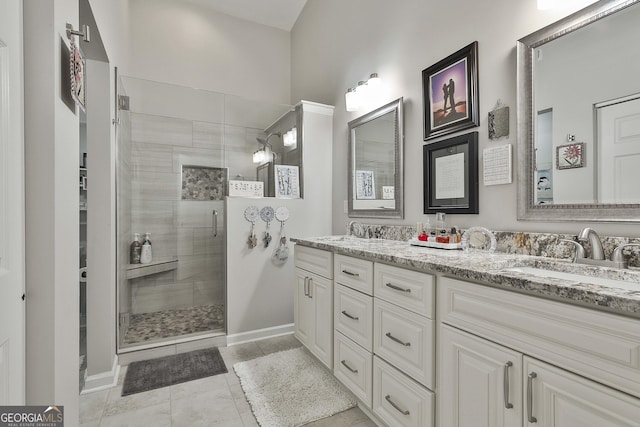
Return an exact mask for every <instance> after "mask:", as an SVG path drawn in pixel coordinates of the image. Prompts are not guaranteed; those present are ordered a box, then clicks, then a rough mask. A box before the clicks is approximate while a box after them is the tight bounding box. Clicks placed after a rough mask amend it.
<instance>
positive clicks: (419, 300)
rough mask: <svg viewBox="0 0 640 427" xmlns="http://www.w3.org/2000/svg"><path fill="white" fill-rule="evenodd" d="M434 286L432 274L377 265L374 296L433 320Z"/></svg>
mask: <svg viewBox="0 0 640 427" xmlns="http://www.w3.org/2000/svg"><path fill="white" fill-rule="evenodd" d="M434 285H435V278H434V276H432V275H430V274H425V273H419V272H417V271H411V270H407V269H404V268H398V267H392V266H390V265H385V264H378V263H376V264H375V268H374V279H373V293H374V295H375V296H376V297H377V298H381V299H383V300H385V301H389V302H392V303H394V304H397V305H399V306H401V307H403V308H406V309H407V310H411V311H413V312H415V313H418V314H421V315H423V316H426V317H428V318H430V319H432V318H433V298H434Z"/></svg>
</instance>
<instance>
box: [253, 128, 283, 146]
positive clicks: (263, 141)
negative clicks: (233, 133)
mask: <svg viewBox="0 0 640 427" xmlns="http://www.w3.org/2000/svg"><path fill="white" fill-rule="evenodd" d="M272 136H277V137H278V138H280V137H281V136H282V134H281V133H280V132H272V133H270V134H269V135H267V136H266V138H260V137H257V138H256V139H257V140H258V142H259V143H260V144H262V145H264V146H265V147H266V146H267V142H268V141H269V138H271V137H272Z"/></svg>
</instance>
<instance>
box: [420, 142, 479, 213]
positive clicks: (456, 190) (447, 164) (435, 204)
mask: <svg viewBox="0 0 640 427" xmlns="http://www.w3.org/2000/svg"><path fill="white" fill-rule="evenodd" d="M422 153H423V179H424V187H423V191H424V213H425V214H431V213H436V212H444V213H453V214H477V213H478V180H479V179H478V132H470V133H467V134H464V135H460V136H455V137H453V138H449V139H445V140H442V141H438V142H434V143H432V144H426V145H424V146H423V150H422Z"/></svg>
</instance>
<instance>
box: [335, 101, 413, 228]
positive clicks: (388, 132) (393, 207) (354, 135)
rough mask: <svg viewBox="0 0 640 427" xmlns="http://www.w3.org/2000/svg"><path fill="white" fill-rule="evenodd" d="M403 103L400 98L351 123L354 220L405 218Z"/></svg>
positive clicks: (350, 205) (350, 195) (350, 192)
mask: <svg viewBox="0 0 640 427" xmlns="http://www.w3.org/2000/svg"><path fill="white" fill-rule="evenodd" d="M402 102H403V100H402V98H398V99H396V100H395V101H392V102H390V103H388V104H386V105H384V106H382V107H380V108H378V109H376V110H374V111H372V112H370V113H368V114H365V115H364V116H361V117H358V118H357V119H354V120H352V121H350V122H349V155H348V177H349V179H348V185H349V189H348V208H349V209H348V215H349V217H351V218H404V194H403V191H404V188H403V187H404V183H403V180H404V173H403V139H404V131H403V113H402Z"/></svg>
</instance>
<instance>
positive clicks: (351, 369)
mask: <svg viewBox="0 0 640 427" xmlns="http://www.w3.org/2000/svg"><path fill="white" fill-rule="evenodd" d="M340 363H342V366H344V367H345V368H347V369H348V370H350V371H351V372H353V373H354V374H357V373H358V370H357V369H353V368H352V367H351V366H349V365H347V361H346V360H341V361H340Z"/></svg>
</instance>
